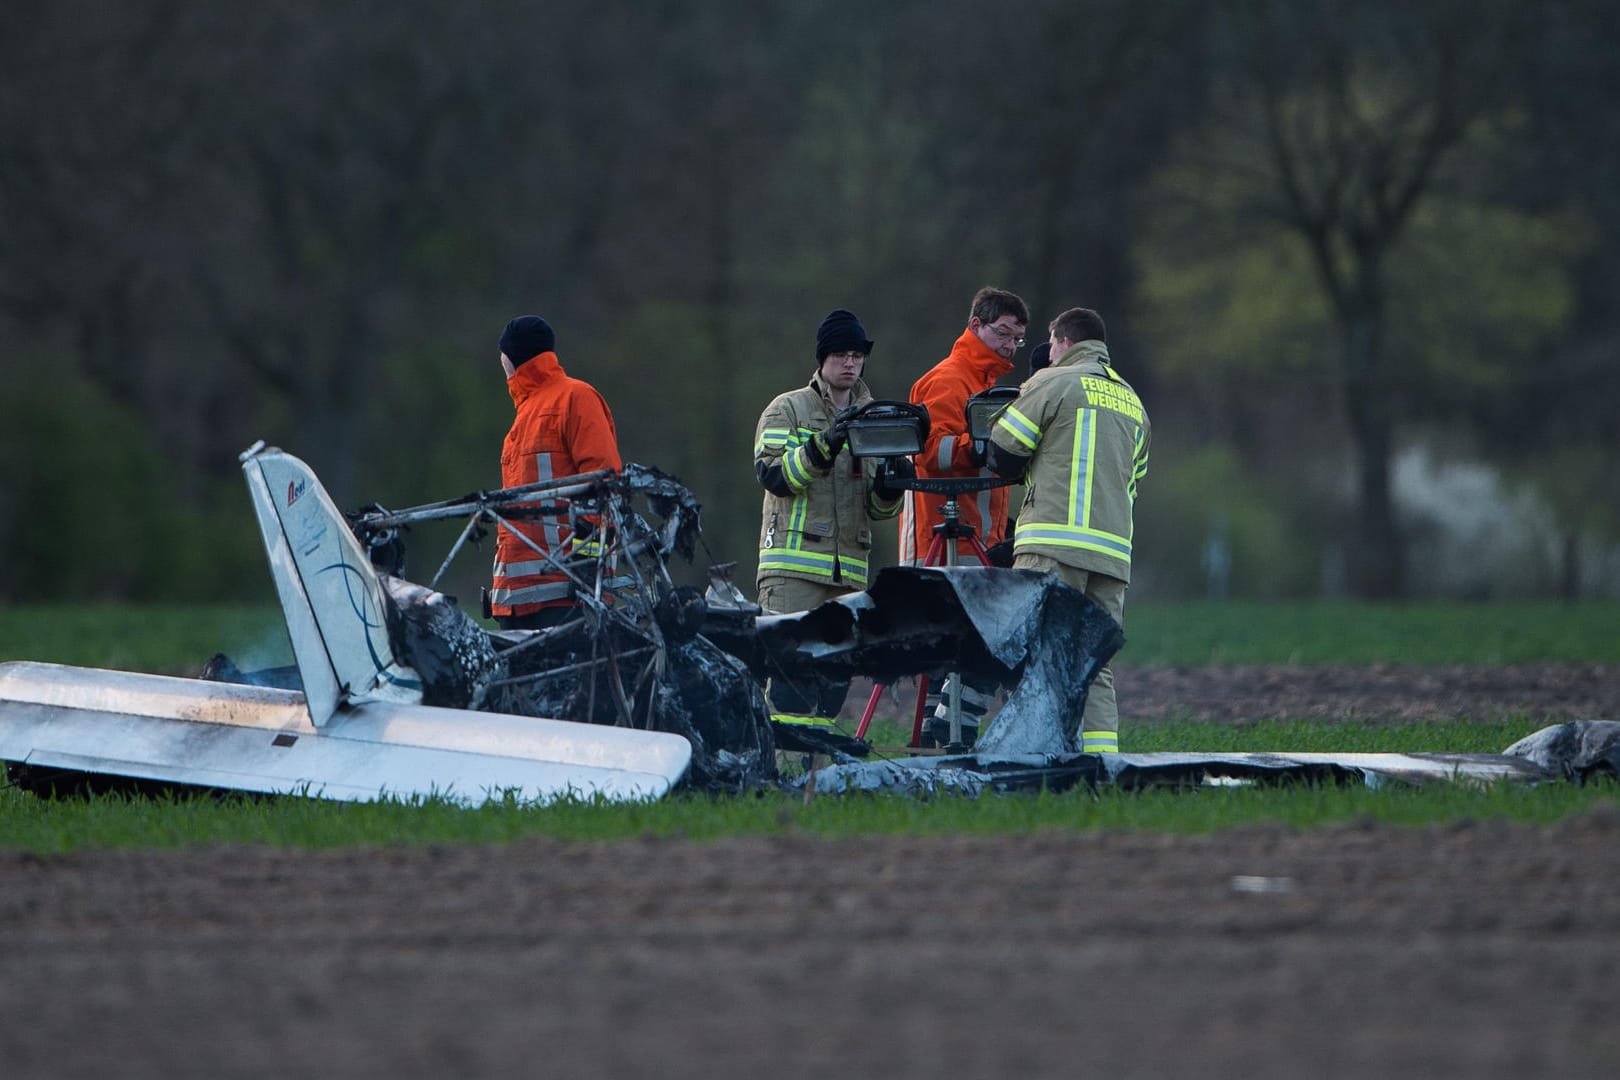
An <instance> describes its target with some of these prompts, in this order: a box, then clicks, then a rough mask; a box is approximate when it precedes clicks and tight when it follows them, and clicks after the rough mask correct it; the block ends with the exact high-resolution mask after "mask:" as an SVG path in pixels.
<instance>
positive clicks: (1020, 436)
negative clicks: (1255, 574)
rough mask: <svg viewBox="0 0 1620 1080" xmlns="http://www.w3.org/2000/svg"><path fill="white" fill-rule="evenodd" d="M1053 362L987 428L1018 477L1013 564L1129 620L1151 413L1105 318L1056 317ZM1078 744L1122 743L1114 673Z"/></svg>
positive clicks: (1104, 681) (1095, 692) (1101, 687)
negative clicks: (1117, 356) (1122, 367)
mask: <svg viewBox="0 0 1620 1080" xmlns="http://www.w3.org/2000/svg"><path fill="white" fill-rule="evenodd" d="M1050 333H1051V363H1050V365H1049V366H1048V367H1045V368H1042V369H1041V370H1039V371H1037V372H1035V373H1034V374H1033V375H1031V376H1030V377H1029V379H1028V380H1027V381H1026V382H1025V383H1024V384H1023V387H1022V388H1021V389H1020V392H1019V395H1018V398H1017V400H1015V401H1014V402H1013V403H1012V404H1011V405H1009V406H1007V408H1006V410H1005V411H1004V412H1003V413H1002V414H1001V417H1000V419H998V420H997V421H996V425H995V429H994V431H993V432H992V434H991V439H990V447H989V451H988V460H989V464H990V467H991V468H992V469H994V470H995V472H996V473H997V474H998V475H1001V476H1006V477H1011V478H1016V479H1022V480H1023V482H1024V484H1025V492H1024V504H1023V508H1022V509H1021V510H1020V511H1019V513H1018V527H1017V529H1016V531H1015V532H1014V534H1013V566H1014V567H1015V568H1018V569H1027V570H1050V571H1053V572H1054V573H1056V574H1057V575H1058V577H1059V578H1060V579H1061V580H1062V581H1063V582H1064V583H1065V584H1067V585H1070V586H1072V587H1073V588H1076V589H1079V590H1080V591H1081V592H1083V593H1085V594H1086V596H1088V597H1090V598H1091V599H1092V600H1093V601H1094V602H1096V603H1097V604H1098V605H1100V606H1101V607H1102V608H1103V610H1105V611H1107V612H1108V614H1110V615H1112V616H1113V617H1114V620H1115V621H1116V622H1118V623H1119V624H1120V625H1121V626H1123V625H1124V624H1125V590H1126V586H1127V585H1128V584H1129V583H1130V580H1131V533H1132V520H1133V508H1134V506H1135V504H1136V489H1137V485H1138V484H1139V483H1140V482H1141V480H1142V478H1143V477H1144V476H1146V475H1147V464H1148V443H1149V440H1150V431H1149V426H1148V417H1147V411H1146V410H1145V409H1143V408H1142V401H1141V399H1140V398H1138V397H1137V396H1136V391H1135V390H1132V389H1131V386H1130V384H1129V383H1127V382H1126V381H1125V380H1124V379H1122V378H1120V377H1119V375H1118V374H1117V373H1116V372H1115V371H1114V368H1113V365H1112V363H1111V362H1110V359H1109V355H1108V344H1107V330H1106V329H1105V328H1104V326H1103V321H1102V317H1101V316H1100V315H1098V314H1097V313H1096V312H1095V311H1092V310H1090V309H1089V308H1070V309H1069V310H1068V311H1065V312H1064V313H1063V314H1061V315H1059V316H1058V317H1057V318H1056V319H1053V320H1052V323H1051V326H1050ZM1081 720H1082V723H1081V725H1080V734H1079V739H1080V749H1081V750H1083V751H1085V752H1087V753H1109V752H1113V751H1117V750H1118V749H1119V707H1118V704H1117V703H1116V700H1115V697H1114V676H1113V672H1112V671H1110V670H1109V668H1107V667H1104V668H1103V669H1102V671H1100V672H1099V673H1098V675H1097V679H1096V681H1095V682H1093V683H1092V685H1091V692H1090V693H1089V694H1088V695H1087V697H1086V707H1085V715H1084V716H1083V717H1082V718H1081Z"/></svg>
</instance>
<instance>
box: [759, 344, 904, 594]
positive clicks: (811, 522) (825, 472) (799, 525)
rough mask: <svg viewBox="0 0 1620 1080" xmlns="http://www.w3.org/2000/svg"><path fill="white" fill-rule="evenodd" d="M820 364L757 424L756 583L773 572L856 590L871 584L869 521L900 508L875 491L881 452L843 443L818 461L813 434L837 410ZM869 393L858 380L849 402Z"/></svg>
mask: <svg viewBox="0 0 1620 1080" xmlns="http://www.w3.org/2000/svg"><path fill="white" fill-rule="evenodd" d="M817 370H818V375H814V376H811V379H810V383H809V385H808V386H804V387H801V388H800V389H798V390H790V391H788V392H787V393H785V394H781V395H778V396H777V397H776V399H775V400H773V401H772V402H771V403H770V404H769V405H767V406H766V407H765V411H764V412H763V413H761V414H760V417H759V426H758V427H757V428H756V429H755V432H754V471H755V473H756V475H757V476H758V477H759V481H760V484H761V486H763V487H764V488H765V501H764V506H763V509H762V510H761V512H760V528H759V570H758V572H757V573H756V574H755V578H754V580H755V586H756V587H758V585H759V583H760V582H763V581H764V580H765V579H766V578H768V577H790V578H804V579H806V580H809V581H815V582H819V583H821V584H823V585H837V586H842V587H845V588H848V589H849V590H850V591H852V592H853V591H858V590H860V589H864V588H866V583H867V580H868V577H869V574H870V568H869V560H870V556H871V552H872V527H871V523H872V521H874V520H882V519H884V518H891V517H893V516H894V515H895V514H896V513H898V512H899V509H900V503H899V500H898V499H889V500H886V499H881V498H879V497H878V496H877V495H876V494H875V493H874V492H873V491H872V481H873V479H874V478H875V477H876V476H877V470H878V465H879V459H877V458H857V457H854V456H852V455H851V454H850V452H849V448H848V447H845V448H844V449H842V450H840V451H839V452H838V456H837V457H836V458H835V459H834V460H833V462H832V465H831V467H820V466H817V465H816V463H815V458H814V456H813V455H812V454H811V451H810V440H811V438H812V437H814V436H815V435H817V434H819V433H820V432H823V431H825V430H827V428H829V427H831V426H832V422H833V418H834V417H835V416H837V414H838V409H837V408H836V407H835V406H834V405H833V403H832V399H831V398H829V397H828V396H827V393H826V390H825V388H824V387H823V386H822V384H821V380H820V378H819V369H817ZM871 400H872V394H871V391H869V390H868V389H867V388H866V383H865V382H862V381H857V382H856V383H855V386H854V389H853V390H852V391H851V393H850V403H851V404H852V405H864V404H866V403H867V402H869V401H871Z"/></svg>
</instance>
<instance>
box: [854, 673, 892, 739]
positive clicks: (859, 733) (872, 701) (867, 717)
mask: <svg viewBox="0 0 1620 1080" xmlns="http://www.w3.org/2000/svg"><path fill="white" fill-rule="evenodd" d="M886 689H888V687H886V686H884V685H883V684H882V683H873V684H872V696H871V697H869V698H867V699H866V711H865V712H863V713H861V722H860V725H859V726H858V727H857V728H856V729H855V737H856V738H857V739H864V738H866V729H867V728H868V727H869V726H870V725H871V723H872V714H873V713H875V712H877V703H878V698H879V697H881V696H882V695H883V691H884V690H886Z"/></svg>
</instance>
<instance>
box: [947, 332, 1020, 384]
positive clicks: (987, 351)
mask: <svg viewBox="0 0 1620 1080" xmlns="http://www.w3.org/2000/svg"><path fill="white" fill-rule="evenodd" d="M951 359H952V360H954V361H956V362H958V363H961V364H966V365H967V366H968V367H969V368H971V369H972V370H974V371H978V372H981V373H982V374H983V375H984V376H985V380H986V381H987V382H995V381H996V380H997V379H999V378H1001V377H1002V376H1003V375H1005V374H1007V372H1009V371H1011V370H1012V369H1013V363H1012V361H1011V360H1003V359H1002V358H1001V354H1000V353H998V352H996V351H995V350H994V349H992V348H991V347H990V346H988V345H986V344H985V343H984V342H983V341H980V340H979V335H978V334H975V333H974V332H973V331H972V330H963V331H962V336H961V337H959V338H957V339H956V344H954V345H952V346H951Z"/></svg>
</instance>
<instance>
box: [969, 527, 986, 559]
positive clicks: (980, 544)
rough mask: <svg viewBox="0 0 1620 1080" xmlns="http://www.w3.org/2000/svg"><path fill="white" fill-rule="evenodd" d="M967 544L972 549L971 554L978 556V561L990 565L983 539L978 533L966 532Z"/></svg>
mask: <svg viewBox="0 0 1620 1080" xmlns="http://www.w3.org/2000/svg"><path fill="white" fill-rule="evenodd" d="M968 545H969V546H970V547H971V548H972V549H973V554H975V555H977V556H978V557H979V561H980V562H981V563H983V564H984V565H985V566H990V565H991V562H990V553H989V552H988V551H986V550H985V547H984V541H983V540H980V539H979V534H978V533H976V532H975V533H969V534H968Z"/></svg>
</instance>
